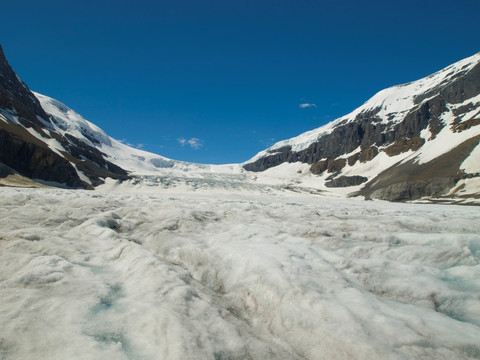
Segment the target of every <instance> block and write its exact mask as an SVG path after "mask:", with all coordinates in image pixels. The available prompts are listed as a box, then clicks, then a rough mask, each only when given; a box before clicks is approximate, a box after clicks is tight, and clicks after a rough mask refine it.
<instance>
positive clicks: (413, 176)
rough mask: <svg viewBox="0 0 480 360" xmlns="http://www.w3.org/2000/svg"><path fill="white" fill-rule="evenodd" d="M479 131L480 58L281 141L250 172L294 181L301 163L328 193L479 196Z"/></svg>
mask: <svg viewBox="0 0 480 360" xmlns="http://www.w3.org/2000/svg"><path fill="white" fill-rule="evenodd" d="M479 125H480V53H478V54H476V55H474V56H472V57H469V58H467V59H464V60H461V61H459V62H457V63H455V64H453V65H451V66H448V67H447V68H445V69H443V70H440V71H438V72H436V73H435V74H433V75H430V76H428V77H426V78H424V79H421V80H418V81H414V82H411V83H408V84H404V85H399V86H394V87H391V88H388V89H385V90H382V91H380V92H379V93H377V94H376V95H375V96H373V97H372V98H371V99H370V100H368V101H367V102H366V103H365V104H363V105H362V106H361V107H359V108H358V109H356V110H355V111H353V112H352V113H350V114H348V115H345V116H343V117H341V118H339V119H337V120H335V121H333V122H331V123H329V124H327V125H325V126H322V127H320V128H318V129H315V130H312V131H309V132H306V133H304V134H301V135H299V136H297V137H295V138H292V139H288V140H284V141H280V142H278V143H276V144H275V145H273V146H272V147H270V148H268V149H267V150H265V151H262V152H260V153H259V154H257V155H256V156H255V157H254V158H252V159H251V160H249V161H247V162H246V163H244V165H243V166H244V168H245V169H246V170H249V171H254V172H263V171H265V170H267V169H271V168H273V167H278V166H279V165H280V164H283V166H284V167H285V168H286V169H287V168H289V169H290V171H291V173H292V174H294V173H295V171H296V169H297V167H298V164H299V163H304V164H309V165H311V166H310V171H311V172H312V173H314V174H317V175H318V176H319V177H320V178H321V179H322V180H323V181H324V183H325V186H327V187H352V189H353V190H357V191H358V192H357V193H356V194H361V195H364V196H366V197H377V198H383V199H388V200H404V199H415V198H419V197H422V196H441V195H447V196H448V195H453V194H455V196H460V197H461V196H479V195H480V145H479V140H480V126H479ZM285 164H292V165H290V166H285ZM286 171H288V170H286ZM353 190H352V191H353Z"/></svg>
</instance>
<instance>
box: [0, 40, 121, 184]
mask: <svg viewBox="0 0 480 360" xmlns="http://www.w3.org/2000/svg"><path fill="white" fill-rule="evenodd" d="M0 114H3V117H2V119H0V162H2V163H4V164H5V165H7V166H9V167H10V168H12V169H14V170H15V171H17V172H18V173H20V174H21V175H23V176H26V177H28V178H31V179H39V180H44V181H52V182H57V183H61V184H65V185H67V186H69V187H73V188H86V189H90V188H92V185H93V186H96V185H99V184H101V183H102V182H103V179H104V178H106V177H112V178H114V179H126V178H128V173H127V172H126V171H125V170H123V169H122V168H120V167H119V166H117V165H114V164H112V163H111V162H109V161H107V160H105V158H104V154H102V153H101V152H100V151H99V150H98V149H96V148H94V147H92V146H90V145H88V144H86V143H85V142H83V141H81V140H79V139H77V138H75V137H73V136H68V135H67V136H62V135H61V134H59V133H56V132H55V131H54V130H53V126H51V125H52V119H51V118H50V116H49V115H48V114H47V113H46V112H45V111H44V110H43V108H42V107H41V105H40V102H39V101H38V99H37V98H36V97H35V95H34V94H33V93H32V92H31V91H30V90H29V89H28V87H27V85H26V84H25V83H24V82H22V81H21V80H20V79H19V78H18V76H17V75H16V74H15V72H14V71H13V69H12V68H11V66H10V65H9V64H8V62H7V60H6V58H5V55H4V53H3V49H2V48H1V46H0ZM12 118H15V119H17V121H18V124H15V123H14V122H12V121H9V120H8V119H12ZM28 129H32V130H34V131H35V132H36V133H38V134H40V135H41V138H39V137H35V136H33V135H32V134H31V133H30V131H29V130H28ZM41 139H45V140H47V139H55V140H56V141H58V142H59V143H60V144H61V145H62V146H63V148H64V149H65V151H63V152H61V155H60V154H59V153H57V152H55V151H52V149H50V147H49V146H48V145H47V144H46V142H44V141H42V140H41ZM72 164H74V165H75V167H76V168H77V169H78V170H80V171H82V173H83V174H84V175H85V176H86V177H87V178H88V179H89V181H90V183H91V184H92V185H90V184H88V183H87V182H85V181H83V180H82V179H80V176H79V175H78V172H77V170H76V169H75V168H74V165H72Z"/></svg>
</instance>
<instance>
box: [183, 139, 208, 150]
mask: <svg viewBox="0 0 480 360" xmlns="http://www.w3.org/2000/svg"><path fill="white" fill-rule="evenodd" d="M177 141H178V143H179V144H180V145H182V146H185V145H189V146H190V147H191V148H192V149H195V150H198V149H200V148H201V147H202V146H203V143H202V140H200V139H198V138H191V139H188V140H187V139H184V138H180V139H177Z"/></svg>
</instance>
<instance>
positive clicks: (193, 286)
mask: <svg viewBox="0 0 480 360" xmlns="http://www.w3.org/2000/svg"><path fill="white" fill-rule="evenodd" d="M0 199H1V207H0V298H1V299H2V301H1V302H0V358H2V359H9V360H10V359H66V358H68V359H95V358H102V359H475V358H479V357H480V346H479V345H478V339H480V316H479V314H480V299H479V297H478V294H479V293H480V266H479V259H480V235H479V234H480V221H479V218H480V213H479V212H478V208H477V207H459V206H437V205H421V204H392V203H384V202H364V201H357V200H346V199H334V198H324V197H314V196H307V195H265V194H251V193H238V194H235V195H233V194H230V195H219V194H218V193H216V192H214V191H212V192H210V193H208V192H204V193H201V194H195V193H191V192H187V193H183V194H181V193H176V194H171V195H169V194H167V193H163V194H138V193H102V192H98V191H97V192H87V191H67V190H46V189H36V190H34V189H14V188H0Z"/></svg>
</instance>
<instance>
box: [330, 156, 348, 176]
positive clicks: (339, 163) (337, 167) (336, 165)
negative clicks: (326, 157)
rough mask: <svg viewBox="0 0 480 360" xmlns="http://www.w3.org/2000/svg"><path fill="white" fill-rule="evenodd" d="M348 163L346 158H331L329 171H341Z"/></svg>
mask: <svg viewBox="0 0 480 360" xmlns="http://www.w3.org/2000/svg"><path fill="white" fill-rule="evenodd" d="M346 164H347V160H345V159H335V160H330V161H329V162H328V165H327V171H328V172H329V173H335V172H339V171H341V170H342V169H343V168H344V167H345V165H346Z"/></svg>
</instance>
